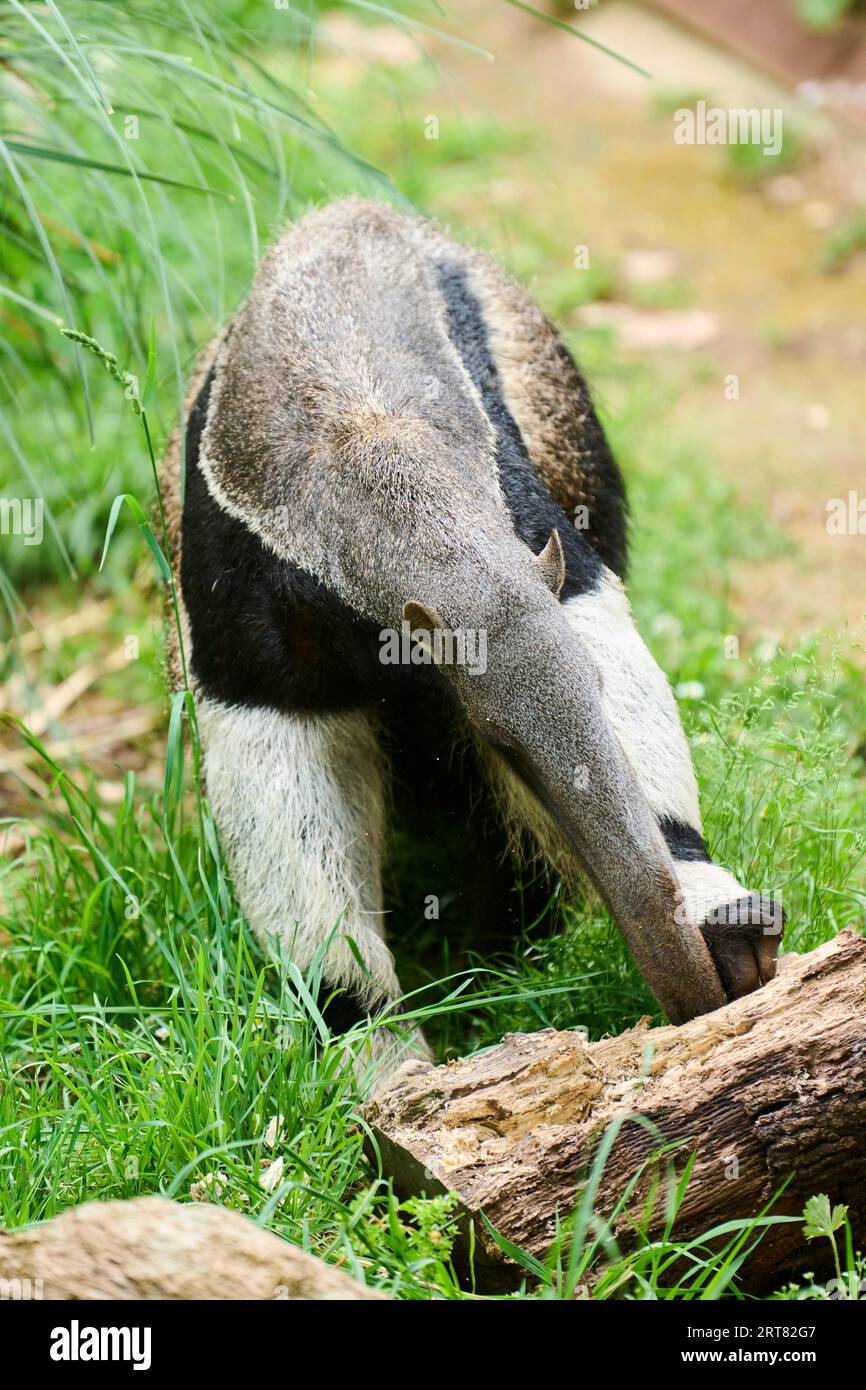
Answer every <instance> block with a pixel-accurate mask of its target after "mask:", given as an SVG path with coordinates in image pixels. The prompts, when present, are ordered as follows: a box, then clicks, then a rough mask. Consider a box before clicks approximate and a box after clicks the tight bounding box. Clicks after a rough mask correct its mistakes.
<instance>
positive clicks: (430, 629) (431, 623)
mask: <svg viewBox="0 0 866 1390" xmlns="http://www.w3.org/2000/svg"><path fill="white" fill-rule="evenodd" d="M403 617H404V619H405V620H406V622H407V623H408V624H409V626H410V627H411V629H412V631H413V632H424V633H426V634H427V636H428V637H432V636H433V633H434V632H435V631H436V630H437V628H440V629H441V628H444V627H445V623H444V621H443V619H442V618H440V617H439V614H438V613H437V612H436V610H435V608H427V607H425V605H424V604H423V603H417V602H416V600H415V599H413V598H410V599H407V601H406V602H405V603H404V604H403Z"/></svg>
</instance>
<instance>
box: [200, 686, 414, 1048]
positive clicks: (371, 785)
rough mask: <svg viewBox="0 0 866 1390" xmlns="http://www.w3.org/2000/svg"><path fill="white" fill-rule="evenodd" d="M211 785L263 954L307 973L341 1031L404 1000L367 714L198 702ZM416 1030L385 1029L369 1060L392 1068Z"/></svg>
mask: <svg viewBox="0 0 866 1390" xmlns="http://www.w3.org/2000/svg"><path fill="white" fill-rule="evenodd" d="M197 709H198V720H199V726H200V729H201V735H202V742H203V747H204V776H205V787H206V791H207V795H208V798H209V800H210V803H211V806H212V809H213V813H214V817H215V819H216V823H217V828H218V830H219V834H220V839H221V842H222V846H223V849H224V851H225V854H226V857H227V860H228V864H229V868H230V871H231V874H232V879H233V882H234V886H235V890H236V892H237V895H238V900H239V902H240V905H241V907H242V908H243V911H244V913H245V915H246V917H247V920H248V922H249V924H250V927H251V929H252V931H253V933H254V934H255V936H256V938H257V939H258V941H259V942H260V943H261V945H262V946H263V948H265V949H268V948H271V949H273V947H274V945H276V946H277V947H278V949H279V950H280V951H281V953H283V955H285V956H287V957H290V958H291V959H292V960H294V961H295V962H296V964H297V965H298V966H299V968H300V969H301V970H305V969H307V967H308V966H309V965H310V963H311V962H312V961H313V959H314V957H315V955H316V953H317V952H318V951H319V950H320V949H321V948H322V947H323V945H324V943H326V942H327V943H328V944H327V954H326V958H325V966H324V987H323V990H322V1002H323V1004H324V1005H325V1016H326V1019H327V1021H328V1022H329V1023H330V1025H331V1026H332V1027H333V1028H334V1031H336V1032H344V1031H346V1030H347V1029H348V1028H350V1027H352V1026H353V1025H354V1024H355V1023H358V1022H361V1021H363V1020H364V1019H365V1018H366V1017H368V1016H369V1015H375V1014H378V1013H380V1012H381V1011H382V1010H384V1009H387V1008H388V1006H393V1005H394V1003H395V1001H396V1000H398V999H399V998H400V994H401V990H400V985H399V983H398V980H397V976H396V974H395V971H394V962H393V959H392V956H391V952H390V951H389V949H388V947H387V945H386V944H385V934H384V925H383V916H382V890H381V856H382V841H383V836H384V778H383V768H382V758H381V754H380V750H379V743H378V739H377V736H376V733H375V730H374V728H373V724H372V720H371V719H370V717H369V716H368V715H366V714H364V713H361V712H351V713H338V714H320V715H286V714H281V713H279V712H278V711H276V710H273V709H267V708H258V707H241V706H234V707H232V706H228V705H225V704H223V703H222V702H220V701H217V700H213V699H207V698H204V699H199V701H198V705H197ZM410 1047H414V1048H415V1049H416V1050H422V1051H423V1050H425V1049H424V1043H423V1041H422V1040H421V1039H420V1036H419V1035H418V1034H417V1032H415V1033H413V1034H411V1035H407V1034H406V1030H400V1029H398V1028H396V1027H385V1026H380V1027H379V1028H377V1029H375V1030H374V1031H373V1032H372V1033H371V1035H370V1043H369V1047H368V1054H367V1057H366V1058H365V1059H362V1064H363V1061H364V1060H369V1059H373V1060H375V1059H380V1060H384V1058H385V1057H386V1056H387V1059H388V1062H389V1064H391V1065H393V1063H394V1061H395V1060H396V1059H397V1057H398V1055H399V1054H400V1053H401V1051H402V1052H406V1051H407V1050H408V1049H409V1048H410Z"/></svg>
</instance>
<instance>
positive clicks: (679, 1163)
mask: <svg viewBox="0 0 866 1390" xmlns="http://www.w3.org/2000/svg"><path fill="white" fill-rule="evenodd" d="M366 1113H367V1119H368V1121H369V1124H370V1127H371V1131H372V1134H373V1136H374V1138H375V1142H376V1144H377V1145H378V1148H379V1151H380V1153H381V1157H382V1162H383V1166H384V1169H385V1171H386V1173H388V1174H390V1175H392V1176H393V1178H394V1180H395V1186H396V1187H397V1189H398V1191H399V1192H401V1194H403V1195H409V1194H414V1193H419V1192H427V1193H428V1194H432V1193H435V1192H442V1191H454V1192H456V1193H457V1194H458V1196H459V1198H460V1205H461V1210H462V1214H463V1222H462V1225H463V1229H464V1236H466V1235H467V1233H468V1226H469V1224H470V1221H471V1223H472V1225H473V1226H474V1237H475V1242H476V1248H475V1273H476V1278H477V1280H478V1281H479V1287H486V1288H488V1289H490V1288H502V1287H508V1285H509V1283H512V1282H513V1281H514V1279H515V1275H519V1274H520V1271H518V1270H517V1267H516V1266H515V1265H513V1264H510V1263H509V1262H508V1261H507V1260H506V1257H505V1256H504V1255H503V1253H502V1250H501V1248H500V1246H499V1245H498V1244H497V1243H496V1241H495V1240H494V1239H493V1238H492V1237H491V1235H490V1234H489V1232H488V1230H487V1228H486V1227H485V1225H484V1223H483V1222H482V1221H481V1220H479V1219H477V1218H478V1215H479V1213H480V1212H482V1211H483V1212H484V1214H485V1215H486V1217H487V1218H488V1220H489V1221H490V1222H491V1223H492V1225H493V1226H494V1227H495V1229H496V1230H497V1231H498V1232H499V1233H500V1234H501V1235H502V1236H504V1237H506V1238H507V1240H509V1241H511V1242H513V1243H514V1244H515V1245H517V1246H519V1247H520V1248H521V1249H523V1250H525V1251H527V1252H529V1253H530V1254H531V1255H533V1256H535V1257H536V1258H537V1259H541V1260H543V1259H544V1257H545V1255H546V1254H547V1252H548V1251H549V1249H550V1247H551V1244H552V1242H553V1240H554V1237H555V1235H556V1222H557V1218H558V1217H559V1218H560V1219H562V1218H564V1217H566V1216H567V1214H568V1213H569V1212H570V1211H571V1210H572V1208H573V1206H574V1203H575V1197H576V1193H577V1192H578V1191H579V1188H580V1184H581V1183H582V1182H583V1181H584V1180H585V1178H586V1176H587V1174H588V1172H589V1171H590V1169H591V1165H592V1162H593V1159H594V1157H595V1155H596V1154H597V1152H598V1146H599V1143H600V1140H601V1138H602V1136H603V1135H604V1134H605V1132H606V1131H607V1130H608V1127H609V1126H610V1125H611V1123H612V1122H614V1121H619V1120H621V1121H622V1123H621V1127H620V1128H619V1129H618V1132H617V1133H616V1137H615V1141H614V1143H613V1147H612V1149H611V1152H610V1155H609V1157H608V1159H607V1162H606V1164H605V1167H604V1171H603V1174H602V1177H601V1180H600V1183H599V1187H598V1192H597V1199H596V1203H595V1206H596V1210H597V1211H598V1212H600V1213H603V1214H604V1215H605V1217H608V1216H609V1215H610V1214H611V1213H612V1212H613V1211H614V1209H615V1207H616V1204H617V1201H618V1200H619V1199H620V1197H621V1196H622V1194H623V1192H624V1190H625V1188H626V1185H627V1184H628V1182H629V1180H630V1179H631V1178H632V1177H633V1175H635V1174H636V1173H638V1171H639V1170H640V1169H641V1166H642V1165H646V1164H647V1160H648V1159H650V1158H651V1156H652V1155H653V1154H654V1153H658V1150H659V1148H660V1146H661V1145H662V1143H664V1144H671V1143H679V1142H680V1141H682V1146H681V1147H680V1148H677V1149H676V1150H675V1151H674V1153H673V1154H672V1155H671V1156H669V1158H668V1159H667V1160H666V1161H668V1162H672V1164H673V1168H674V1171H675V1173H676V1174H680V1173H681V1172H682V1170H683V1167H684V1165H685V1162H686V1160H687V1158H688V1157H689V1155H691V1154H694V1157H695V1163H694V1170H693V1172H692V1175H691V1178H690V1181H689V1183H688V1187H687V1190H686V1194H685V1197H684V1199H683V1202H682V1205H681V1207H680V1209H679V1213H678V1217H677V1221H676V1224H675V1227H674V1231H673V1235H674V1236H675V1238H677V1239H683V1240H687V1239H691V1238H693V1237H696V1236H698V1235H700V1234H702V1233H703V1232H705V1231H707V1230H708V1229H710V1228H711V1227H713V1226H714V1225H716V1224H717V1223H719V1222H722V1221H727V1220H730V1219H733V1218H742V1217H748V1218H751V1217H754V1216H757V1215H758V1214H759V1213H760V1212H761V1211H762V1210H763V1209H764V1208H765V1207H766V1205H767V1203H768V1202H770V1200H771V1199H772V1198H773V1197H774V1196H775V1195H776V1194H777V1193H778V1192H779V1190H780V1189H781V1188H782V1187H783V1186H784V1184H785V1183H786V1181H787V1182H788V1186H787V1187H786V1188H785V1190H784V1192H783V1193H782V1195H781V1197H779V1199H778V1200H777V1201H776V1202H775V1204H774V1205H773V1208H772V1211H773V1213H774V1214H777V1215H791V1216H795V1215H796V1216H799V1215H800V1213H801V1212H802V1209H803V1205H804V1203H805V1201H806V1200H807V1199H808V1198H809V1197H811V1196H813V1195H815V1194H817V1193H822V1192H824V1193H827V1194H828V1195H829V1196H830V1198H831V1200H832V1201H833V1202H834V1203H835V1202H842V1203H846V1204H847V1206H848V1209H849V1219H850V1220H851V1224H852V1228H853V1231H854V1236H855V1242H856V1244H857V1245H858V1247H859V1248H860V1249H866V940H864V939H863V938H862V937H860V936H858V935H857V934H856V933H854V932H852V931H844V932H842V933H840V935H839V936H837V937H836V938H835V939H834V940H833V941H830V942H828V943H827V944H826V945H824V946H821V947H819V948H818V949H817V950H815V951H812V952H811V953H810V954H808V955H802V956H800V955H793V954H791V955H788V956H786V957H784V958H783V959H782V961H780V965H779V971H778V975H777V977H776V979H775V980H773V981H772V982H771V983H770V984H769V985H766V986H765V987H764V988H762V989H761V990H759V991H758V992H756V993H754V994H750V995H748V996H746V997H745V998H743V999H738V1000H736V1001H735V1002H734V1003H732V1004H728V1005H726V1006H725V1007H724V1008H721V1009H718V1010H716V1011H715V1012H714V1013H711V1014H706V1015H704V1016H703V1017H701V1018H696V1019H693V1020H692V1021H691V1022H689V1023H686V1024H683V1025H681V1026H680V1027H670V1026H668V1027H659V1028H649V1027H647V1026H646V1024H645V1023H640V1024H638V1026H637V1027H635V1028H632V1029H630V1030H629V1031H628V1032H626V1033H623V1034H621V1035H620V1036H619V1037H614V1038H605V1039H603V1040H601V1041H600V1042H595V1043H591V1044H587V1043H586V1042H585V1041H584V1040H583V1038H582V1036H581V1034H580V1033H579V1032H557V1031H555V1030H553V1029H546V1030H544V1031H543V1032H539V1033H529V1034H521V1033H517V1034H510V1035H509V1036H507V1037H506V1038H504V1039H503V1041H502V1042H501V1043H500V1044H499V1045H498V1046H497V1047H494V1048H492V1049H491V1050H490V1051H488V1052H484V1053H482V1054H480V1055H477V1056H474V1057H469V1058H466V1059H464V1060H462V1061H459V1062H457V1063H449V1064H448V1065H447V1066H440V1067H433V1066H431V1065H429V1064H425V1063H418V1062H413V1063H407V1064H405V1065H404V1067H403V1068H401V1069H400V1070H399V1071H398V1072H397V1073H395V1075H394V1077H393V1078H392V1080H391V1082H390V1083H389V1084H388V1085H387V1086H386V1088H385V1089H383V1090H382V1091H379V1092H377V1094H376V1095H375V1096H374V1097H373V1099H372V1100H371V1101H370V1102H369V1103H368V1106H367V1112H366ZM638 1114H639V1115H641V1116H643V1117H644V1121H645V1123H644V1124H641V1123H639V1122H637V1121H636V1120H635V1119H634V1118H633V1117H634V1116H636V1115H638ZM646 1122H648V1125H647V1123H646ZM650 1169H652V1172H653V1175H654V1177H655V1180H656V1181H658V1177H659V1166H658V1165H657V1164H656V1165H653V1164H650V1165H649V1168H645V1170H644V1174H643V1175H642V1177H641V1178H640V1179H639V1181H638V1183H637V1186H636V1190H635V1193H634V1194H633V1198H632V1200H630V1202H629V1204H628V1205H627V1207H626V1209H625V1210H624V1211H622V1212H621V1213H620V1214H619V1215H618V1216H617V1218H616V1220H614V1222H613V1224H612V1229H613V1234H614V1236H615V1239H616V1241H617V1243H618V1246H619V1248H620V1250H621V1251H622V1252H623V1253H625V1252H626V1251H628V1250H629V1249H630V1248H632V1247H633V1245H634V1242H635V1239H636V1234H635V1223H636V1222H637V1221H639V1220H640V1219H641V1213H642V1212H643V1208H644V1204H645V1202H646V1200H647V1194H648V1192H650V1190H651V1189H650V1182H651V1175H650ZM789 1180H790V1181H789ZM664 1187H665V1184H664V1183H662V1184H661V1186H660V1190H659V1192H658V1194H657V1197H656V1200H655V1202H654V1203H653V1202H652V1200H651V1201H650V1209H651V1215H650V1218H649V1221H648V1222H645V1223H644V1229H645V1230H646V1231H647V1232H648V1234H649V1235H650V1237H656V1236H658V1235H659V1233H660V1232H661V1230H662V1229H663V1227H664V1224H665V1220H666V1216H665V1211H664V1190H663V1189H664ZM644 1214H645V1213H644ZM821 1245H825V1246H826V1247H827V1252H826V1253H827V1255H828V1257H829V1255H830V1248H829V1243H828V1242H826V1241H822V1242H811V1243H810V1242H807V1241H806V1240H805V1239H804V1236H803V1229H802V1225H801V1223H800V1222H792V1223H785V1224H781V1225H777V1226H772V1227H770V1228H769V1229H768V1230H767V1232H766V1234H765V1235H764V1237H763V1239H762V1240H761V1242H760V1243H759V1244H758V1246H757V1249H756V1250H755V1251H754V1252H753V1253H752V1254H751V1256H750V1257H749V1259H748V1261H747V1263H746V1265H745V1266H744V1267H743V1270H742V1272H741V1273H742V1284H743V1286H744V1287H745V1288H747V1289H748V1290H750V1291H752V1292H758V1293H760V1292H766V1291H768V1290H769V1289H771V1288H775V1287H778V1286H780V1285H781V1284H783V1283H784V1282H785V1281H786V1280H787V1279H789V1278H791V1277H793V1276H795V1275H796V1274H797V1273H798V1272H801V1271H802V1270H803V1269H810V1270H814V1271H816V1272H820V1269H821V1266H822V1261H823V1258H824V1254H825V1252H824V1251H822V1250H821V1248H820V1246H821Z"/></svg>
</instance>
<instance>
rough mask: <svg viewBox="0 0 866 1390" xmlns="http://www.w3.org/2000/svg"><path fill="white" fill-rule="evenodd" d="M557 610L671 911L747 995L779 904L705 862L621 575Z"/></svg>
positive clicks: (765, 967)
mask: <svg viewBox="0 0 866 1390" xmlns="http://www.w3.org/2000/svg"><path fill="white" fill-rule="evenodd" d="M563 608H564V613H565V616H566V619H567V620H568V623H569V625H570V626H571V628H572V630H573V631H574V632H575V633H576V634H577V635H578V637H579V638H580V639H581V640H582V641H583V642H584V643H585V645H586V647H587V649H588V650H589V651H590V652H591V653H592V656H593V659H594V661H595V663H596V665H597V667H598V670H599V674H600V677H601V701H602V705H603V708H604V712H605V714H606V715H607V718H608V720H609V721H610V724H611V725H612V727H613V729H614V732H615V733H616V735H617V738H618V739H619V742H620V744H621V745H622V747H623V750H624V752H625V754H626V756H627V757H628V760H629V762H630V763H631V765H632V767H633V768H634V770H635V773H636V774H637V778H638V781H639V783H640V785H641V787H642V789H643V792H644V795H645V796H646V799H647V801H648V803H649V805H650V808H651V809H652V811H653V813H654V815H655V816H656V819H657V820H658V823H659V826H660V828H661V830H662V833H663V834H664V837H665V839H666V840H667V843H668V845H669V847H670V850H671V854H672V855H673V859H674V865H675V868H676V873H677V879H678V882H679V889H680V903H679V908H678V911H679V912H680V914H681V915H682V916H683V918H684V919H685V920H688V921H691V922H694V923H696V924H697V925H698V926H700V928H701V931H702V932H703V935H704V938H705V940H706V941H707V943H708V945H709V947H710V950H711V952H712V955H713V958H714V960H715V963H716V967H717V969H718V971H719V975H720V977H721V980H722V984H723V985H724V986H725V990H726V993H727V994H728V995H729V997H731V998H736V997H737V996H738V995H741V994H747V993H749V991H750V990H753V989H757V987H758V986H759V985H761V984H765V983H766V982H767V980H769V979H772V977H773V975H774V974H775V969H776V951H777V949H778V946H779V941H780V938H781V932H782V926H783V913H782V909H781V906H780V905H779V904H778V903H776V902H774V901H773V900H772V899H771V898H770V897H767V896H762V895H761V894H759V893H755V892H750V891H749V890H748V889H747V888H745V887H743V886H742V885H741V884H740V883H739V882H738V880H737V879H736V878H735V877H734V875H733V874H732V873H730V872H728V870H727V869H724V868H722V867H721V865H719V864H715V863H713V862H712V860H711V859H710V856H709V854H708V852H707V847H706V844H705V843H704V839H703V830H702V826H701V814H700V809H699V806H698V789H697V783H696V781H695V774H694V771H693V769H692V762H691V757H690V755H689V748H688V744H687V742H686V739H685V735H684V734H683V730H682V725H681V723H680V718H679V712H678V710H677V707H676V701H675V700H674V697H673V693H672V691H671V689H670V686H669V684H668V681H667V678H666V677H665V675H664V674H663V672H662V671H661V670H660V669H659V667H658V666H657V664H656V662H655V661H654V660H653V658H652V656H651V655H650V653H649V651H648V650H647V648H646V646H645V645H644V643H643V641H642V640H641V637H640V635H639V633H638V631H637V629H636V628H635V625H634V622H633V619H632V615H631V610H630V607H629V603H628V599H627V598H626V595H625V591H624V589H623V585H622V582H621V580H620V579H618V578H617V576H616V575H615V574H613V573H612V571H611V570H609V569H606V568H604V567H602V570H601V573H600V574H599V576H598V578H597V580H596V582H595V583H594V584H593V585H592V587H591V588H589V589H588V590H587V591H586V592H584V593H581V594H577V595H573V596H572V597H570V598H569V599H567V600H566V602H565V604H564V605H563Z"/></svg>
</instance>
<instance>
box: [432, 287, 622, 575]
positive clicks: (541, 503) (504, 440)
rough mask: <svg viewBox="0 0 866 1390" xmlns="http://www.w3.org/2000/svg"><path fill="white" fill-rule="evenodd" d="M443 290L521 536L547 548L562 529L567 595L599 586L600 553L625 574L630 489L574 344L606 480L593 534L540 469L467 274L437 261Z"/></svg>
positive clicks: (587, 436)
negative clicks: (578, 523) (579, 525)
mask: <svg viewBox="0 0 866 1390" xmlns="http://www.w3.org/2000/svg"><path fill="white" fill-rule="evenodd" d="M438 283H439V289H440V291H441V293H442V296H443V298H444V301H445V305H446V311H447V321H448V332H449V336H450V338H451V340H452V342H453V343H454V346H455V347H456V348H457V350H458V352H459V353H460V356H461V358H462V359H463V364H464V366H465V368H466V370H467V372H468V373H469V376H470V378H471V379H472V381H473V383H474V385H475V387H476V389H477V390H478V392H479V394H480V396H481V400H482V402H483V404H484V409H485V412H486V414H487V416H488V418H489V420H490V421H491V423H492V425H493V426H494V428H495V430H496V442H497V447H496V456H497V465H498V469H499V479H500V483H501V486H502V492H503V495H504V497H505V501H506V503H507V505H508V509H509V511H510V512H511V516H512V520H513V522H514V529H515V530H516V532H517V534H518V535H519V537H520V539H521V540H522V541H524V542H525V543H526V544H527V545H528V546H529V547H530V549H531V550H532V551H533V552H534V553H535V554H538V552H539V551H540V550H541V549H542V548H543V546H544V545H545V544H546V542H547V539H548V537H549V535H550V533H551V531H552V530H554V529H556V530H558V531H559V535H560V539H561V540H562V545H563V550H564V551H565V561H566V580H565V585H564V586H563V590H562V593H561V595H560V597H561V599H562V600H563V601H564V600H565V599H567V598H571V597H572V596H573V595H575V594H580V593H586V592H587V591H588V590H590V589H592V588H593V587H594V586H595V584H596V581H597V579H598V576H599V572H600V566H599V559H601V560H602V561H603V562H604V564H606V565H607V566H608V567H609V568H610V569H612V570H613V571H614V572H615V573H616V574H618V575H620V576H622V575H623V573H624V571H625V560H626V533H625V515H626V509H625V493H624V489H623V484H622V478H621V477H620V473H619V469H618V468H617V466H616V463H615V462H614V460H613V457H612V455H611V453H610V449H609V448H608V445H607V441H606V440H605V437H604V433H603V431H602V429H601V426H600V425H599V423H598V420H597V418H596V416H595V413H594V411H593V410H592V407H591V406H588V405H587V402H588V394H587V391H586V388H585V386H584V385H583V383H582V381H581V378H580V376H579V374H578V371H577V368H576V367H575V366H574V363H573V362H572V360H571V357H570V355H569V353H568V350H567V348H566V347H565V345H564V344H561V350H562V353H563V355H564V356H565V357H566V358H567V359H568V362H569V363H570V365H571V368H572V370H573V372H574V380H575V409H576V412H577V409H578V407H579V408H580V411H581V413H582V414H583V415H584V417H585V418H584V423H583V426H579V425H578V423H577V420H576V421H575V429H578V428H581V430H582V433H581V445H582V448H583V450H584V452H586V451H587V448H589V449H591V451H592V464H591V467H590V468H589V469H588V472H589V473H590V474H591V475H592V476H593V477H594V478H596V479H599V480H601V482H600V485H599V487H598V488H597V490H596V495H595V496H594V497H593V499H592V503H591V505H590V507H589V526H588V528H587V530H586V533H585V534H584V533H582V532H580V531H578V530H577V529H576V528H575V526H574V524H573V522H572V521H571V520H570V518H569V517H568V516H566V514H565V512H564V511H563V510H562V508H561V507H560V506H559V505H558V503H557V502H556V501H555V500H554V498H553V496H552V495H551V493H550V492H549V491H548V489H547V487H546V486H545V484H544V483H543V482H542V480H541V479H540V478H539V476H538V474H537V473H536V471H535V467H534V465H533V463H532V460H531V458H530V457H529V453H528V451H527V448H526V445H525V443H524V440H523V436H522V434H521V432H520V428H519V426H518V424H517V421H516V420H515V419H514V416H513V415H512V414H511V411H510V410H509V409H508V406H507V404H506V402H505V395H504V392H503V389H502V382H501V379H500V376H499V370H498V368H497V366H496V360H495V358H494V356H493V352H492V350H491V347H490V342H489V339H488V336H487V328H486V325H485V322H484V311H483V309H482V306H481V304H480V302H479V300H478V298H477V296H476V295H475V294H473V292H472V290H471V288H470V287H469V284H468V282H467V279H466V274H465V272H464V271H463V269H462V268H461V267H460V266H459V265H457V264H455V263H453V262H450V261H449V262H443V263H441V264H440V265H439V267H438Z"/></svg>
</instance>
